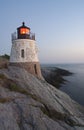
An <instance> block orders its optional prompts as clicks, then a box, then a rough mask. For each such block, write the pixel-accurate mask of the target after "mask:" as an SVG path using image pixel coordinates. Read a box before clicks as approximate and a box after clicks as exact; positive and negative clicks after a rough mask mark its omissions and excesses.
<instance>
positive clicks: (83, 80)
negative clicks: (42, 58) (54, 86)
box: [45, 64, 84, 106]
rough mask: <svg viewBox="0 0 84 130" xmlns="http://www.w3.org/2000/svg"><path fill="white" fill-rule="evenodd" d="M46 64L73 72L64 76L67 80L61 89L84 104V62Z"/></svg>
mask: <svg viewBox="0 0 84 130" xmlns="http://www.w3.org/2000/svg"><path fill="white" fill-rule="evenodd" d="M45 66H49V67H50V66H51V67H58V68H61V69H65V70H69V71H70V72H72V73H73V75H70V76H64V79H66V80H67V82H65V84H62V85H61V87H60V88H59V89H60V90H61V91H64V92H65V93H67V94H68V95H69V96H70V97H71V98H72V99H74V100H75V101H77V102H78V103H79V104H81V105H83V106H84V64H46V65H45Z"/></svg>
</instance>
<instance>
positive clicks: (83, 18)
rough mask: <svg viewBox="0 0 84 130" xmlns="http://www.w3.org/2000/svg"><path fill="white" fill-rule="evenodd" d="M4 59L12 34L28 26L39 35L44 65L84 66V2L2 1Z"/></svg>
mask: <svg viewBox="0 0 84 130" xmlns="http://www.w3.org/2000/svg"><path fill="white" fill-rule="evenodd" d="M0 16H1V18H0V55H2V54H5V53H6V54H10V51H11V45H12V43H11V34H12V33H13V32H15V31H16V29H17V27H19V26H21V24H22V22H23V21H24V22H25V24H26V26H28V27H30V28H31V31H32V32H34V33H35V35H36V42H37V46H38V48H39V53H38V55H39V61H40V63H50V64H52V63H84V0H0Z"/></svg>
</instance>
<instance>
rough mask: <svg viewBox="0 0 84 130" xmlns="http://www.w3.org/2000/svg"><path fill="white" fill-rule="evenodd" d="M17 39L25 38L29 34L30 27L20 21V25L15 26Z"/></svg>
mask: <svg viewBox="0 0 84 130" xmlns="http://www.w3.org/2000/svg"><path fill="white" fill-rule="evenodd" d="M17 35H18V39H26V38H29V36H30V28H29V27H27V26H25V22H22V26H20V27H18V28H17Z"/></svg>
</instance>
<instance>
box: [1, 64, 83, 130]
mask: <svg viewBox="0 0 84 130" xmlns="http://www.w3.org/2000/svg"><path fill="white" fill-rule="evenodd" d="M0 130H84V108H83V107H82V106H80V105H79V104H78V103H76V102H75V101H73V100H72V99H71V98H70V97H69V96H68V95H67V94H65V93H63V92H61V91H59V90H57V89H56V88H55V87H53V86H52V85H50V84H48V83H47V82H46V81H45V80H40V79H38V78H36V77H35V76H33V75H31V74H30V73H28V72H27V71H26V70H24V69H22V68H19V67H13V66H9V67H8V68H7V69H6V68H3V69H0Z"/></svg>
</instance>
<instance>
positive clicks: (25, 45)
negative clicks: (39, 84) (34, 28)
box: [10, 22, 42, 79]
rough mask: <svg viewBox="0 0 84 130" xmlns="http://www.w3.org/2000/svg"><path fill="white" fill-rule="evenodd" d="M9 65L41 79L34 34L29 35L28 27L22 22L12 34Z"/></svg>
mask: <svg viewBox="0 0 84 130" xmlns="http://www.w3.org/2000/svg"><path fill="white" fill-rule="evenodd" d="M10 65H12V66H19V67H22V68H24V69H26V70H27V71H28V72H29V73H31V74H33V75H35V76H37V77H38V78H40V79H41V78H42V75H41V69H40V64H39V59H38V48H37V45H36V40H35V34H34V33H31V29H30V27H27V26H25V23H24V22H23V23H22V26H20V27H18V28H17V32H16V33H13V34H12V48H11V54H10Z"/></svg>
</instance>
